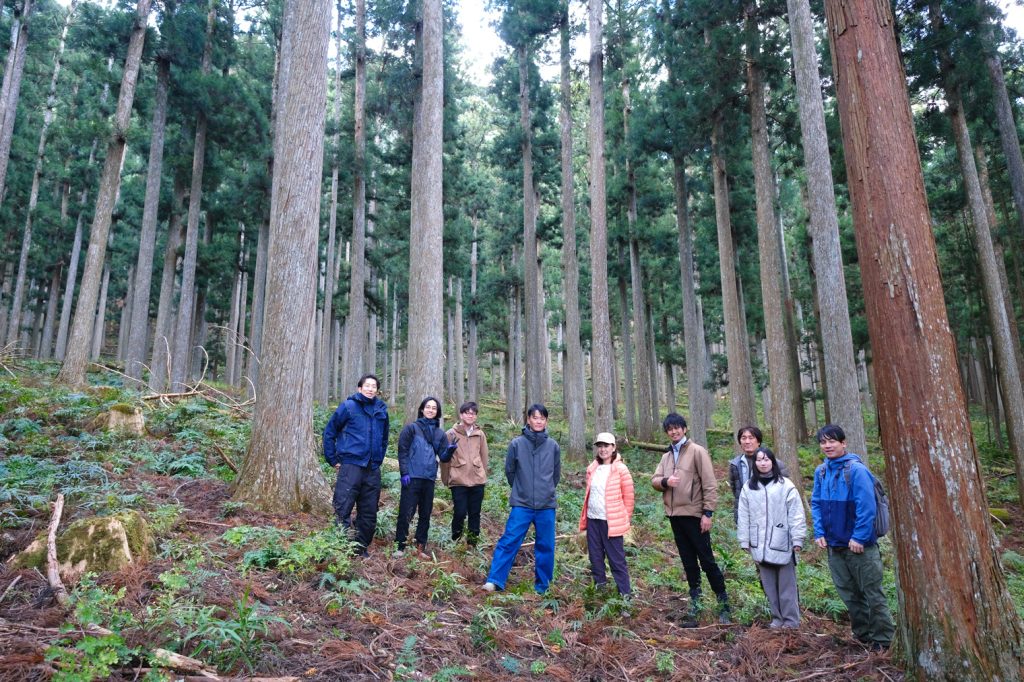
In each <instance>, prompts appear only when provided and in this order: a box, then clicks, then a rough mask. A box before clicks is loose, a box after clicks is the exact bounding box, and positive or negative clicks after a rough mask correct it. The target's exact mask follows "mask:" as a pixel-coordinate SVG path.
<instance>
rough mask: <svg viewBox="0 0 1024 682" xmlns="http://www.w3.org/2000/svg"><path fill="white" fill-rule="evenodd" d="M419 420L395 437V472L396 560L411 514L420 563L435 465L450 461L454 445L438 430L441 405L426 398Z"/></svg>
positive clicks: (423, 555)
mask: <svg viewBox="0 0 1024 682" xmlns="http://www.w3.org/2000/svg"><path fill="white" fill-rule="evenodd" d="M418 415H419V416H418V418H417V419H416V421H414V422H413V423H411V424H406V426H405V428H403V429H402V433H401V434H399V436H398V470H399V472H400V473H401V476H402V496H401V498H399V501H398V522H397V524H396V525H395V543H397V545H398V549H397V550H395V556H396V557H400V556H402V555H403V554H405V542H406V539H407V536H408V535H409V521H410V520H412V515H413V513H416V514H418V515H419V518H418V519H417V521H416V550H417V553H418V555H419V557H420V558H421V559H429V558H430V555H429V554H427V553H426V547H427V535H428V533H429V532H430V512H431V510H432V509H433V508H434V482H435V481H436V480H437V461H438V460H441V461H442V462H447V461H448V460H450V459H451V458H452V452H453V451H454V450H455V446H454V445H449V444H448V438H447V437H446V436H445V433H444V431H442V430H441V428H440V424H441V401H439V400H438V399H437V398H433V397H430V396H427V397H426V398H424V399H423V402H421V403H420V407H419V411H418Z"/></svg>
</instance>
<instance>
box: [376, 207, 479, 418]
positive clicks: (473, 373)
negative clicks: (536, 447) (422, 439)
mask: <svg viewBox="0 0 1024 682" xmlns="http://www.w3.org/2000/svg"><path fill="white" fill-rule="evenodd" d="M472 222H473V245H472V247H471V251H470V254H469V300H470V302H471V303H472V305H473V308H472V309H471V310H470V314H469V349H468V351H467V355H468V356H469V358H468V360H469V372H468V374H469V379H468V381H469V399H470V400H472V401H474V402H475V401H477V399H478V398H479V397H480V338H479V330H478V329H477V323H478V318H479V315H478V313H477V312H476V303H477V301H476V278H477V267H478V266H479V244H478V241H477V236H478V232H479V229H480V221H479V219H478V218H477V217H476V216H475V215H474V216H473V218H472ZM386 326H387V325H385V327H386Z"/></svg>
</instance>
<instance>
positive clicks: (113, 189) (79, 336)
mask: <svg viewBox="0 0 1024 682" xmlns="http://www.w3.org/2000/svg"><path fill="white" fill-rule="evenodd" d="M150 4H151V0H139V2H138V5H137V6H136V10H135V22H134V24H133V26H132V33H131V38H129V41H128V53H127V55H126V56H125V63H124V73H123V75H122V77H121V90H120V94H119V95H118V98H117V112H116V113H115V115H114V125H113V132H112V133H111V136H110V141H109V142H108V144H107V156H106V160H105V161H104V162H103V172H102V174H101V176H100V188H99V192H98V194H97V196H96V210H95V213H94V215H93V222H92V227H91V229H90V230H89V249H88V251H87V253H86V256H85V271H84V272H83V274H82V286H81V288H80V290H79V295H78V305H77V306H76V308H75V318H74V322H73V323H72V328H71V339H70V342H69V343H68V352H67V355H66V356H65V358H64V364H63V365H62V366H61V369H60V373H59V374H58V375H57V380H58V381H60V382H61V383H64V384H69V385H80V384H84V383H85V365H86V362H88V359H89V349H90V344H89V340H90V338H91V337H92V331H93V329H92V328H93V322H94V320H93V315H94V314H95V312H96V298H97V296H98V295H99V287H100V277H101V276H102V273H103V261H104V258H105V256H106V249H107V235H108V233H109V232H110V222H111V218H112V216H113V212H114V203H115V201H116V199H117V194H118V189H119V188H120V186H121V161H122V160H123V159H124V148H125V144H126V142H127V136H128V125H129V123H130V122H131V114H132V102H133V100H134V99H135V84H136V81H137V79H138V76H139V65H140V63H141V58H142V45H143V41H144V40H145V38H146V20H147V18H148V17H149V8H150Z"/></svg>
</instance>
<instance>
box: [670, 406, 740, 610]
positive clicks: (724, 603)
mask: <svg viewBox="0 0 1024 682" xmlns="http://www.w3.org/2000/svg"><path fill="white" fill-rule="evenodd" d="M662 427H663V428H664V429H665V433H666V434H667V435H668V437H669V439H670V440H671V441H672V444H671V445H670V446H669V448H668V451H667V452H666V453H665V454H664V455H663V456H662V458H661V461H660V462H659V463H658V468H657V469H656V470H655V472H654V476H652V477H651V485H653V486H654V489H655V490H660V491H661V493H662V499H663V501H664V503H665V515H666V516H668V520H669V523H670V524H671V525H672V535H673V536H674V537H675V541H676V547H677V548H678V549H679V558H680V559H681V560H682V562H683V570H685V571H686V581H687V582H688V583H689V585H690V613H689V621H688V623H687V625H689V626H690V627H693V626H696V620H697V615H698V613H699V611H700V596H701V591H700V571H701V569H703V571H704V573H705V574H706V575H707V577H708V582H709V583H711V590H712V591H713V592H714V593H715V596H717V597H718V608H719V615H718V622H720V623H728V622H729V596H728V594H727V593H726V591H725V577H724V576H723V575H722V570H721V569H720V568H718V564H717V563H716V562H715V555H714V553H713V552H712V550H711V517H712V516H713V515H714V512H715V506H716V505H717V503H718V481H717V480H716V479H715V470H714V468H712V466H711V455H709V454H708V451H707V450H706V449H704V448H703V447H701V446H700V445H697V444H696V443H694V442H693V441H692V440H690V439H688V438H687V437H686V420H685V419H683V416H682V415H680V414H676V413H675V412H672V413H670V414H669V415H668V416H666V417H665V421H664V422H663V423H662ZM698 562H699V567H698Z"/></svg>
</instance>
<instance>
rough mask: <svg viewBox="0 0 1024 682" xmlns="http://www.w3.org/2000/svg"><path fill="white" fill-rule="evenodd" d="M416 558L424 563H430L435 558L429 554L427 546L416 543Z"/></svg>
mask: <svg viewBox="0 0 1024 682" xmlns="http://www.w3.org/2000/svg"><path fill="white" fill-rule="evenodd" d="M416 556H417V557H419V558H420V559H423V560H424V561H430V560H431V559H433V558H434V557H432V556H430V555H429V554H427V546H426V545H421V544H419V543H416Z"/></svg>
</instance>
